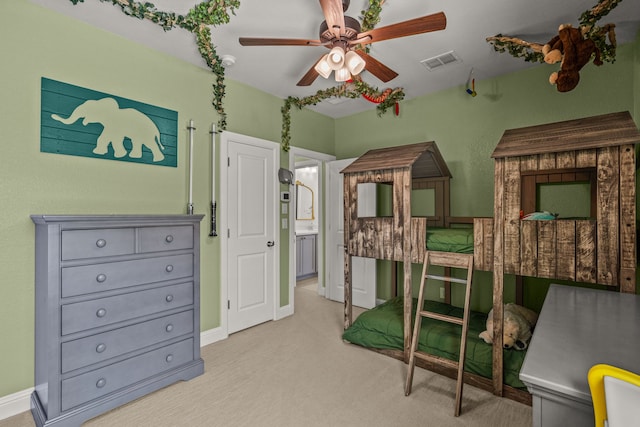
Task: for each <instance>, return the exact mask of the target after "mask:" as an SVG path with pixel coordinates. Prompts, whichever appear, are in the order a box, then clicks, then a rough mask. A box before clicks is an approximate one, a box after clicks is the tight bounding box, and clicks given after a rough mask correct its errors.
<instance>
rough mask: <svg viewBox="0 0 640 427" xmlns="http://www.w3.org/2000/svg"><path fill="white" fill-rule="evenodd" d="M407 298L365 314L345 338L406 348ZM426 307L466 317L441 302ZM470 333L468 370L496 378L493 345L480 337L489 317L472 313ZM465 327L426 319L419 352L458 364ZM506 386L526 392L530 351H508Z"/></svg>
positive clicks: (371, 345)
mask: <svg viewBox="0 0 640 427" xmlns="http://www.w3.org/2000/svg"><path fill="white" fill-rule="evenodd" d="M403 306H404V302H403V298H402V297H396V298H392V299H390V300H388V301H387V302H385V303H383V304H381V305H379V306H377V307H375V308H373V309H371V310H368V311H365V312H363V313H362V314H360V316H358V318H357V319H356V320H355V322H353V325H352V326H351V327H350V328H348V329H347V330H346V331H344V333H343V335H342V338H343V339H344V340H345V341H348V342H350V343H352V344H357V345H360V346H363V347H368V348H378V349H396V350H402V349H403V348H404V328H403V321H402V318H403ZM415 307H416V300H414V302H413V310H414V311H413V314H412V323H413V319H415ZM424 308H425V309H426V310H429V311H435V312H437V313H442V314H448V315H452V316H457V317H462V308H459V307H454V306H452V305H449V304H445V303H441V302H437V301H425V305H424ZM470 316H471V317H470V319H469V331H468V332H469V333H468V334H467V354H466V359H465V371H466V372H470V373H473V374H476V375H480V376H482V377H485V378H491V377H492V359H493V354H492V353H493V346H491V345H489V344H487V343H485V342H484V341H483V340H482V339H481V338H479V337H478V334H479V333H480V332H482V331H484V330H485V324H486V319H487V315H486V314H484V313H479V312H475V311H471V314H470ZM461 331H462V326H460V325H455V324H451V323H447V322H441V321H439V320H434V319H423V320H422V326H421V327H420V338H419V341H418V349H419V350H420V351H423V352H425V353H429V354H433V355H436V356H440V357H444V358H447V359H450V360H454V361H458V355H459V351H460V334H461ZM503 354H504V383H505V384H507V385H509V386H511V387H514V388H517V389H522V390H526V386H525V385H524V383H522V381H520V379H519V377H518V376H519V373H520V367H521V366H522V363H523V361H524V357H525V354H526V351H518V350H513V349H505V350H504V353H503Z"/></svg>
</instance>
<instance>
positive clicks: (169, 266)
mask: <svg viewBox="0 0 640 427" xmlns="http://www.w3.org/2000/svg"><path fill="white" fill-rule="evenodd" d="M164 269H165V271H166V272H167V273H171V272H172V271H173V265H171V264H169V265H167V266H166V267H165V268H164Z"/></svg>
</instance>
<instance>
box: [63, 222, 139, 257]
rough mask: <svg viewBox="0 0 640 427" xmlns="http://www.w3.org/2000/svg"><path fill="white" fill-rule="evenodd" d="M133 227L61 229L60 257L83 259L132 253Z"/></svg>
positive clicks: (133, 241) (133, 247) (133, 243)
mask: <svg viewBox="0 0 640 427" xmlns="http://www.w3.org/2000/svg"><path fill="white" fill-rule="evenodd" d="M134 249H135V232H134V229H133V228H99V229H93V230H64V231H62V259H63V260H71V259H84V258H96V257H103V256H113V255H126V254H132V253H133V252H134Z"/></svg>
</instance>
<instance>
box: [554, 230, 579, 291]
mask: <svg viewBox="0 0 640 427" xmlns="http://www.w3.org/2000/svg"><path fill="white" fill-rule="evenodd" d="M556 224H557V233H558V246H557V261H556V278H557V279H564V280H575V278H576V222H575V221H568V220H558V221H556Z"/></svg>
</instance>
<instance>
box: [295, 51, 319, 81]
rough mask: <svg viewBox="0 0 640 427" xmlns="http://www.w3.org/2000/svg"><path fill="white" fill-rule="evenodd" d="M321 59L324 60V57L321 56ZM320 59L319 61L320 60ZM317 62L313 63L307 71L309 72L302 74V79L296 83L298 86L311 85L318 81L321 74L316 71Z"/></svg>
mask: <svg viewBox="0 0 640 427" xmlns="http://www.w3.org/2000/svg"><path fill="white" fill-rule="evenodd" d="M320 60H322V58H320ZM320 60H319V61H318V62H320ZM316 64H317V62H316ZM316 64H313V65H312V66H311V68H310V69H309V71H307V74H305V75H304V76H302V78H301V79H300V81H299V82H298V83H296V86H311V84H312V83H313V82H315V81H316V79H317V78H318V76H319V74H318V72H317V71H316Z"/></svg>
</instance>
